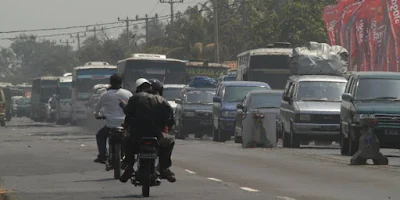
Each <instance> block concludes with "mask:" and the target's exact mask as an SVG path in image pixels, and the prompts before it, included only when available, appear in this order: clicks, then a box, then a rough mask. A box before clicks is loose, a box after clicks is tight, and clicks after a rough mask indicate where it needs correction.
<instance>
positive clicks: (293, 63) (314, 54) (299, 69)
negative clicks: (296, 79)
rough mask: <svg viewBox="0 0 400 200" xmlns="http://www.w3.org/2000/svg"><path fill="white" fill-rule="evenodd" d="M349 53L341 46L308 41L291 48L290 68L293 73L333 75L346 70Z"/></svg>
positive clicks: (343, 72) (339, 74)
mask: <svg viewBox="0 0 400 200" xmlns="http://www.w3.org/2000/svg"><path fill="white" fill-rule="evenodd" d="M348 58H349V53H348V52H347V50H346V49H345V48H343V47H341V46H337V45H335V46H330V45H329V44H326V43H317V42H308V43H306V44H305V45H303V46H301V47H296V48H294V49H293V52H292V54H291V55H290V70H291V72H292V73H293V74H295V75H334V76H342V75H343V74H345V73H346V72H347V67H348Z"/></svg>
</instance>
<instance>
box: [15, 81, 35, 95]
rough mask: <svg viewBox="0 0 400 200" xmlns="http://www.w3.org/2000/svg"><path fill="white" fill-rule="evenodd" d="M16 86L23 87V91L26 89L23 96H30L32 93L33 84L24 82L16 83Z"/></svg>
mask: <svg viewBox="0 0 400 200" xmlns="http://www.w3.org/2000/svg"><path fill="white" fill-rule="evenodd" d="M15 87H16V88H18V89H21V90H22V91H24V95H23V96H30V93H31V91H32V85H29V84H26V83H23V84H18V85H15Z"/></svg>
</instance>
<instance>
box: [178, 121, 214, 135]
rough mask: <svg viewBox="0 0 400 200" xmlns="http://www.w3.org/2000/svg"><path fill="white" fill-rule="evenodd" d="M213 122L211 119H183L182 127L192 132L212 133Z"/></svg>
mask: <svg viewBox="0 0 400 200" xmlns="http://www.w3.org/2000/svg"><path fill="white" fill-rule="evenodd" d="M212 126H213V125H212V120H211V119H199V118H192V119H187V118H183V119H182V127H183V128H184V129H185V130H187V131H190V132H194V133H197V132H211V131H212Z"/></svg>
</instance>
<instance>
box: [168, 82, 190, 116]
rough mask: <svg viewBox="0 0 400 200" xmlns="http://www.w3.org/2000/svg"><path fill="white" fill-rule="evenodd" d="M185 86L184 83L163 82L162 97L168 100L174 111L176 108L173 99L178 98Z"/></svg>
mask: <svg viewBox="0 0 400 200" xmlns="http://www.w3.org/2000/svg"><path fill="white" fill-rule="evenodd" d="M185 86H186V85H184V84H165V85H164V91H163V97H164V98H165V99H166V100H167V101H168V103H169V105H170V106H171V107H172V108H173V109H174V113H175V110H176V103H175V99H177V98H179V95H180V93H181V91H182V89H183V88H184V87H185Z"/></svg>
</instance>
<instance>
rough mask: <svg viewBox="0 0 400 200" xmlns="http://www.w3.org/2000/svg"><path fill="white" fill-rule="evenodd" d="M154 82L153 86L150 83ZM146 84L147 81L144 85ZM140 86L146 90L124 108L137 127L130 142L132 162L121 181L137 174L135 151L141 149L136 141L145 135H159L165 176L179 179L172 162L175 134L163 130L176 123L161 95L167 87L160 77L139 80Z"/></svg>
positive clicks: (127, 121) (131, 125) (132, 125)
mask: <svg viewBox="0 0 400 200" xmlns="http://www.w3.org/2000/svg"><path fill="white" fill-rule="evenodd" d="M150 82H151V88H149V87H148V85H149V83H150ZM143 84H146V85H145V86H143ZM137 86H138V89H139V90H142V91H139V92H138V93H136V94H134V95H133V96H132V97H131V98H130V99H129V102H128V104H127V105H126V106H125V109H124V112H125V114H126V118H125V125H127V126H129V130H133V131H131V132H130V137H129V139H128V141H129V145H127V146H130V147H131V150H129V152H126V155H127V160H128V163H129V164H128V167H127V168H126V170H125V172H124V174H123V175H122V176H121V178H120V181H121V182H126V181H128V180H129V178H130V177H131V176H132V174H133V164H134V152H137V151H138V150H137V145H136V143H137V142H138V141H139V139H140V138H141V137H157V138H158V139H159V145H160V149H159V150H160V151H159V158H160V165H159V166H160V173H161V178H165V179H167V180H168V181H169V182H175V181H176V178H175V174H174V173H173V172H172V171H171V170H170V169H169V167H171V165H172V162H171V154H172V150H173V147H174V144H175V141H174V138H173V136H171V135H169V134H166V133H163V131H164V129H165V127H166V126H167V127H169V129H170V128H171V127H172V126H173V125H174V121H173V110H172V108H171V106H170V105H169V104H168V102H167V101H166V100H165V99H164V98H163V97H162V96H161V95H162V93H163V89H164V88H163V85H162V83H161V82H160V81H158V80H152V81H143V82H139V84H138V85H137ZM132 149H133V151H132Z"/></svg>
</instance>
